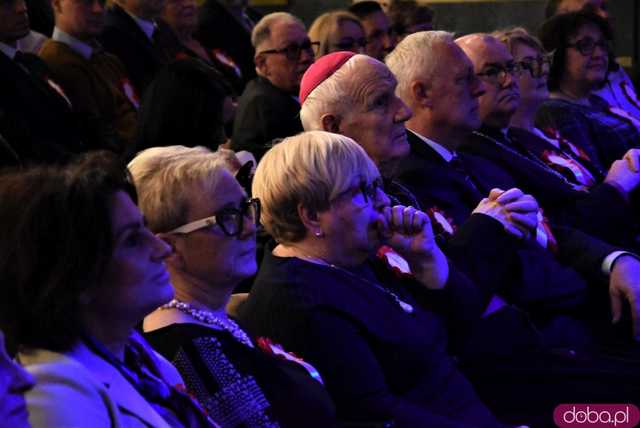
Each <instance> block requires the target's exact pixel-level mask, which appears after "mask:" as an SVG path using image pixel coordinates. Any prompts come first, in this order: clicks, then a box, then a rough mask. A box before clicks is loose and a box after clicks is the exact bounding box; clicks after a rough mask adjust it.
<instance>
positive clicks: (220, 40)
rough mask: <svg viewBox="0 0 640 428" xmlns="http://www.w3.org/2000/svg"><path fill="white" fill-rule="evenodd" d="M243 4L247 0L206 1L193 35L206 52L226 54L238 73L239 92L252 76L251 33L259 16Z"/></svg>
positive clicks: (253, 53) (199, 13)
mask: <svg viewBox="0 0 640 428" xmlns="http://www.w3.org/2000/svg"><path fill="white" fill-rule="evenodd" d="M247 3H248V1H247V0H206V1H205V2H204V4H203V5H202V6H201V7H200V8H199V10H198V29H197V30H196V32H195V34H194V37H195V38H196V39H198V40H199V41H200V43H202V44H203V45H204V46H205V47H207V48H208V49H220V50H221V51H223V52H225V53H228V54H229V56H230V57H231V59H233V61H234V62H235V63H236V64H237V65H238V67H239V68H240V71H241V73H242V80H243V82H242V89H244V86H245V85H246V84H247V83H248V82H249V81H250V80H251V79H253V78H254V77H256V66H255V64H254V63H253V57H254V55H255V50H254V49H253V45H252V44H251V32H252V31H253V27H255V25H256V23H257V22H258V20H259V19H260V17H261V16H260V15H259V14H258V13H257V12H256V11H254V10H253V9H251V8H249V7H247ZM230 40H233V43H229V41H230ZM242 89H241V90H240V91H242Z"/></svg>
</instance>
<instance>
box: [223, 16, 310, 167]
mask: <svg viewBox="0 0 640 428" xmlns="http://www.w3.org/2000/svg"><path fill="white" fill-rule="evenodd" d="M251 42H252V43H253V46H254V48H255V50H256V56H255V64H256V71H257V73H258V77H256V78H255V79H254V80H252V81H251V82H249V84H248V85H247V87H246V88H245V90H244V92H243V93H242V95H241V96H240V98H239V99H238V108H237V110H236V118H235V121H234V124H233V139H232V142H231V148H232V149H233V150H236V151H239V150H247V151H249V152H251V153H253V155H254V156H255V157H256V159H258V160H259V159H260V158H261V157H262V155H263V154H264V152H266V151H267V150H268V149H269V147H270V145H271V144H272V140H274V139H276V138H284V137H289V136H292V135H295V134H297V133H299V132H301V131H302V125H301V124H300V118H299V116H298V112H299V110H300V102H299V101H298V99H297V96H296V95H297V94H298V89H299V87H300V80H301V79H302V75H303V74H304V72H305V71H306V70H307V68H309V66H310V65H311V64H312V63H313V58H314V54H313V50H312V49H311V42H310V40H309V37H307V32H306V30H305V27H304V24H303V23H302V22H301V21H300V20H299V19H298V18H296V17H294V16H293V15H291V14H289V13H285V12H276V13H272V14H269V15H266V16H265V17H264V18H262V19H261V20H260V22H258V23H257V24H256V26H255V28H254V29H253V33H252V35H251Z"/></svg>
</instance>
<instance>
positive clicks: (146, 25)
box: [127, 12, 156, 41]
mask: <svg viewBox="0 0 640 428" xmlns="http://www.w3.org/2000/svg"><path fill="white" fill-rule="evenodd" d="M127 13H129V12H127ZM129 15H130V16H131V17H132V18H133V20H134V21H135V22H136V24H138V27H140V29H141V30H142V32H143V33H144V34H145V36H147V38H148V39H149V40H151V41H153V33H154V32H155V31H156V23H155V22H153V21H147V20H146V19H141V18H138V17H137V16H135V15H132V14H131V13H129Z"/></svg>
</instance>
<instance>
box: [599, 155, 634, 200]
mask: <svg viewBox="0 0 640 428" xmlns="http://www.w3.org/2000/svg"><path fill="white" fill-rule="evenodd" d="M604 182H605V183H608V184H611V185H613V186H614V187H616V188H617V189H619V190H620V191H622V192H623V193H625V194H627V195H628V194H629V192H631V191H632V190H633V189H635V188H636V187H638V184H640V150H638V149H631V150H629V151H628V152H627V153H625V155H624V157H623V158H622V159H619V160H617V161H615V162H613V163H612V164H611V167H610V168H609V172H608V173H607V176H606V177H605V179H604Z"/></svg>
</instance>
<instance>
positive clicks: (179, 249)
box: [156, 233, 184, 269]
mask: <svg viewBox="0 0 640 428" xmlns="http://www.w3.org/2000/svg"><path fill="white" fill-rule="evenodd" d="M156 236H157V237H158V238H160V239H162V240H163V241H164V242H166V243H167V244H168V245H169V246H170V247H171V255H170V256H169V257H167V258H166V259H165V262H166V263H167V265H169V266H171V267H173V268H175V269H182V268H183V267H184V257H183V246H182V242H180V241H181V240H180V237H179V236H178V235H174V234H173V233H158V234H157V235H156Z"/></svg>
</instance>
